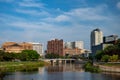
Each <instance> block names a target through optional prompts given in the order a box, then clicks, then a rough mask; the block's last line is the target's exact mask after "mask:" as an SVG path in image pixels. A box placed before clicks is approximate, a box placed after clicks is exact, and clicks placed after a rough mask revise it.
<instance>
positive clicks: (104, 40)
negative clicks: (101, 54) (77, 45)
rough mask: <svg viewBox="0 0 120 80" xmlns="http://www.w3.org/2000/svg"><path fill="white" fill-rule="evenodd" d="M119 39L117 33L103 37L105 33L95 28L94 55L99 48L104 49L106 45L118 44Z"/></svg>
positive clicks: (93, 34) (92, 34)
mask: <svg viewBox="0 0 120 80" xmlns="http://www.w3.org/2000/svg"><path fill="white" fill-rule="evenodd" d="M117 39H118V36H117V35H109V36H104V37H103V33H102V31H101V30H100V29H94V30H93V31H92V32H91V51H92V53H93V55H94V54H96V53H97V51H99V50H104V49H105V48H106V47H108V46H110V45H114V44H116V42H117Z"/></svg>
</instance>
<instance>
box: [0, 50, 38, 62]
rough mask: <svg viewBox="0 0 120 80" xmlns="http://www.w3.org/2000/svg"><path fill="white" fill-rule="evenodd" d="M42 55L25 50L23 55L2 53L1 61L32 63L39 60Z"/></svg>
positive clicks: (0, 55)
mask: <svg viewBox="0 0 120 80" xmlns="http://www.w3.org/2000/svg"><path fill="white" fill-rule="evenodd" d="M39 57H40V55H39V54H38V53H37V52H36V51H34V50H23V51H22V52H21V53H8V52H4V51H2V50H1V51H0V61H31V60H38V59H39Z"/></svg>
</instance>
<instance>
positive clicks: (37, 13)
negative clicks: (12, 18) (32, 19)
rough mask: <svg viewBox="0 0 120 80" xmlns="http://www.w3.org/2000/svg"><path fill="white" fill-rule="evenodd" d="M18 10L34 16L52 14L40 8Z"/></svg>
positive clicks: (17, 10)
mask: <svg viewBox="0 0 120 80" xmlns="http://www.w3.org/2000/svg"><path fill="white" fill-rule="evenodd" d="M16 12H19V13H24V14H29V15H33V16H35V15H36V16H50V14H49V13H48V12H46V11H43V10H42V11H39V10H25V9H16Z"/></svg>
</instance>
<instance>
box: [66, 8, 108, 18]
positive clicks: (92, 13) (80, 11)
mask: <svg viewBox="0 0 120 80" xmlns="http://www.w3.org/2000/svg"><path fill="white" fill-rule="evenodd" d="M102 11H104V8H102ZM65 15H69V16H71V17H74V18H76V19H79V20H106V19H109V18H108V17H107V16H104V15H103V13H101V11H99V8H98V7H95V8H77V9H73V10H71V11H69V12H65Z"/></svg>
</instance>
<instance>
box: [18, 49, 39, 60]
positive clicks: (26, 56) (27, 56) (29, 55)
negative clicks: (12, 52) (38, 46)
mask: <svg viewBox="0 0 120 80" xmlns="http://www.w3.org/2000/svg"><path fill="white" fill-rule="evenodd" d="M39 57H40V55H39V54H38V53H37V52H36V51H34V50H23V51H22V53H21V55H20V59H21V60H23V61H29V60H38V58H39Z"/></svg>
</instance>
